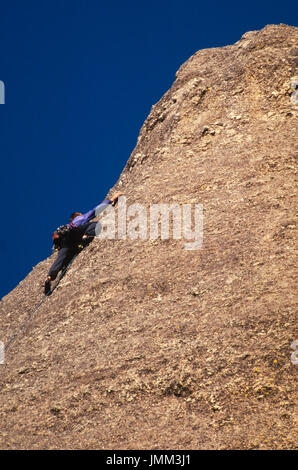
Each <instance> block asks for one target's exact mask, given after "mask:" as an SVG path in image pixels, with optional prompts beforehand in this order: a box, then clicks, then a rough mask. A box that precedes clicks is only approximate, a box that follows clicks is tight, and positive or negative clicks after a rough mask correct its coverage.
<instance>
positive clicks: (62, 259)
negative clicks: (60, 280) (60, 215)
mask: <svg viewBox="0 0 298 470" xmlns="http://www.w3.org/2000/svg"><path fill="white" fill-rule="evenodd" d="M96 224H97V223H96V222H88V223H86V224H82V225H79V227H76V228H74V229H72V230H71V231H70V232H69V234H68V235H67V236H66V237H65V238H64V240H62V242H61V248H60V249H59V251H58V257H57V259H56V261H55V262H54V263H53V264H52V266H51V269H50V271H49V274H48V276H51V279H52V280H54V279H56V277H57V274H58V272H59V271H61V269H64V268H65V267H66V266H67V265H68V263H69V262H70V261H71V259H72V258H73V257H74V255H75V254H77V253H78V252H79V248H78V245H79V244H80V243H81V242H82V236H83V235H88V238H87V239H86V240H85V241H84V246H86V245H88V244H89V243H90V242H91V241H92V240H93V238H94V237H95V227H96Z"/></svg>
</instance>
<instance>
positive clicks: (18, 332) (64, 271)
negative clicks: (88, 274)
mask: <svg viewBox="0 0 298 470" xmlns="http://www.w3.org/2000/svg"><path fill="white" fill-rule="evenodd" d="M78 254H79V253H76V254H75V255H74V256H73V257H72V258H71V260H70V261H69V263H68V264H67V265H66V266H65V268H64V269H63V270H62V272H61V274H60V276H59V278H58V281H57V283H56V284H55V286H54V287H53V288H52V289H51V290H50V291H49V292H48V293H47V294H45V296H44V298H43V299H42V300H41V301H40V302H39V304H38V305H37V306H36V307H35V308H34V309H33V310H32V311H31V312H30V313H29V315H28V317H27V318H26V320H25V321H24V322H23V323H22V325H21V326H20V328H19V329H18V330H17V332H16V333H15V334H14V335H13V336H12V337H11V338H10V340H9V341H8V343H7V344H6V345H5V351H7V349H8V348H9V346H10V345H11V344H12V343H13V342H14V341H15V340H16V338H17V337H18V336H19V334H20V333H21V331H22V330H23V329H24V328H25V326H26V325H27V324H28V323H29V321H30V320H31V318H32V317H33V315H34V313H35V312H36V311H37V310H38V309H39V308H40V307H41V305H42V304H43V303H44V301H45V300H46V299H47V297H49V296H50V295H51V294H52V293H53V292H54V290H55V289H56V288H57V287H58V285H59V283H60V281H61V279H62V278H63V276H64V275H65V274H66V272H67V270H68V268H69V267H70V265H71V264H72V263H73V261H74V260H75V258H76V257H77V256H78Z"/></svg>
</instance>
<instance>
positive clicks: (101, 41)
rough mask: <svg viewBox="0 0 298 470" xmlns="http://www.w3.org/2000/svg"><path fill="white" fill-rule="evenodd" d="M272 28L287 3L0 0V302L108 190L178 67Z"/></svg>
mask: <svg viewBox="0 0 298 470" xmlns="http://www.w3.org/2000/svg"><path fill="white" fill-rule="evenodd" d="M279 23H286V24H290V25H294V26H297V24H298V18H297V8H296V7H295V2H293V1H287V0H285V1H283V2H272V1H255V0H251V1H250V2H240V1H237V2H229V1H227V2H221V1H219V2H200V1H198V0H196V1H188V0H184V1H183V2H181V1H176V0H173V1H170V0H165V1H163V0H159V1H156V0H151V1H150V2H145V1H140V0H139V1H130V0H127V1H126V2H124V1H119V0H116V1H114V2H113V1H112V2H102V1H100V0H79V1H78V0H71V1H70V0H65V1H58V0H51V1H48V0H44V1H40V0H38V1H37V0H34V1H33V0H26V1H24V0H22V1H16V0H0V80H2V81H3V82H4V83H5V87H6V88H5V91H6V103H5V105H0V156H1V180H0V184H1V188H0V191H1V212H2V214H1V217H0V220H1V233H0V253H1V275H0V281H1V282H0V298H1V297H2V296H3V295H5V294H7V293H8V292H9V291H10V290H11V289H13V288H14V287H15V286H16V285H17V284H18V283H19V282H20V281H21V280H22V279H23V278H24V277H25V276H26V275H27V274H28V273H29V272H30V271H31V269H32V267H33V266H34V265H36V264H37V263H38V262H40V261H41V260H43V259H45V258H46V257H48V256H49V255H50V254H51V246H52V243H51V234H52V232H53V230H54V229H55V228H56V227H57V226H58V225H61V224H63V223H66V222H67V221H68V216H69V214H70V213H71V212H72V211H74V210H79V211H83V212H84V211H87V210H89V209H90V208H92V207H94V206H95V205H96V204H97V203H99V202H100V201H101V200H102V199H103V198H104V197H105V195H106V193H107V192H108V190H109V188H111V187H112V186H113V185H114V184H115V183H116V181H117V179H118V177H119V175H120V173H121V171H122V169H123V168H124V166H125V163H126V161H127V159H128V158H129V155H130V153H131V152H132V150H133V148H134V147H135V144H136V140H137V137H138V133H139V130H140V128H141V126H142V124H143V122H144V120H145V119H146V117H147V116H148V114H149V112H150V109H151V106H152V105H153V104H155V103H156V102H157V101H158V100H159V99H160V98H161V97H162V95H163V94H164V93H165V92H166V91H167V90H168V88H169V87H170V86H171V85H172V83H173V81H174V80H175V73H176V71H177V70H178V68H179V67H180V66H181V65H182V63H184V62H185V61H186V60H187V59H188V58H189V57H190V56H191V55H192V54H194V53H195V52H196V51H198V50H199V49H204V48H209V47H220V46H225V45H228V44H233V43H235V42H236V41H238V40H239V39H240V37H241V36H242V34H244V33H245V32H246V31H251V30H256V29H261V28H263V27H264V26H265V25H266V24H279ZM42 281H43V280H41V282H42ZM41 295H42V291H41Z"/></svg>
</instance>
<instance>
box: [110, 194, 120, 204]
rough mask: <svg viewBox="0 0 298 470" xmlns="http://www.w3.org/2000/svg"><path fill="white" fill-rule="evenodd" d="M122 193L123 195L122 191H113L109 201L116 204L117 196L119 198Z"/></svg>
mask: <svg viewBox="0 0 298 470" xmlns="http://www.w3.org/2000/svg"><path fill="white" fill-rule="evenodd" d="M122 195H123V193H120V192H119V193H115V194H114V195H113V196H112V199H111V203H112V204H113V205H114V204H116V202H117V201H118V198H119V197H120V196H122Z"/></svg>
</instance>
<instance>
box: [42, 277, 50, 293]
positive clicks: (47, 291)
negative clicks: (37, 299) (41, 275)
mask: <svg viewBox="0 0 298 470" xmlns="http://www.w3.org/2000/svg"><path fill="white" fill-rule="evenodd" d="M44 293H45V295H50V293H51V281H50V280H49V279H47V280H46V282H45V283H44Z"/></svg>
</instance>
